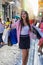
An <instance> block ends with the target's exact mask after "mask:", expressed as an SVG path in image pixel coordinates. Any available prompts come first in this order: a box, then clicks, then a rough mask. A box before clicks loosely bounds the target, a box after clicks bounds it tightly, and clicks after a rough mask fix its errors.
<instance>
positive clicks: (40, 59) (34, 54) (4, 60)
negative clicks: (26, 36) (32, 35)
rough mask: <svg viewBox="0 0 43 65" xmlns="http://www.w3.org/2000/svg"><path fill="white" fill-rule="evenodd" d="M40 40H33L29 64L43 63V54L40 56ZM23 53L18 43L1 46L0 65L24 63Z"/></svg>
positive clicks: (19, 64)
mask: <svg viewBox="0 0 43 65" xmlns="http://www.w3.org/2000/svg"><path fill="white" fill-rule="evenodd" d="M37 43H38V40H37V39H36V40H31V45H30V52H29V60H28V64H27V65H43V56H38V51H37V50H38V47H37ZM21 56H22V54H21V50H20V49H19V48H18V45H13V46H7V45H5V46H3V47H2V48H0V65H22V57H21Z"/></svg>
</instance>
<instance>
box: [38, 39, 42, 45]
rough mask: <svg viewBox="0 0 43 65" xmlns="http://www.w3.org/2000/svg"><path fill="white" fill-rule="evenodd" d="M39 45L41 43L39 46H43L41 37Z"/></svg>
mask: <svg viewBox="0 0 43 65" xmlns="http://www.w3.org/2000/svg"><path fill="white" fill-rule="evenodd" d="M38 45H39V46H42V45H43V38H41V39H40V40H39V43H38Z"/></svg>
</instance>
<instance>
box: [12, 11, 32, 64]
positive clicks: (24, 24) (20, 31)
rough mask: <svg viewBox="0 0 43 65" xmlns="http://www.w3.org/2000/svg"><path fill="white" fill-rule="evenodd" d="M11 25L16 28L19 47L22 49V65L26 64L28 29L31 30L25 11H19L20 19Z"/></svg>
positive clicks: (28, 42) (28, 40)
mask: <svg viewBox="0 0 43 65" xmlns="http://www.w3.org/2000/svg"><path fill="white" fill-rule="evenodd" d="M12 27H16V29H17V38H18V43H19V48H20V49H21V50H22V65H27V61H28V55H29V49H30V35H29V31H30V30H31V27H30V24H29V17H28V13H27V11H22V12H21V19H20V20H19V21H17V22H16V23H15V24H13V25H12Z"/></svg>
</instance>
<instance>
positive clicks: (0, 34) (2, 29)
mask: <svg viewBox="0 0 43 65" xmlns="http://www.w3.org/2000/svg"><path fill="white" fill-rule="evenodd" d="M3 31H4V25H3V24H2V20H1V18H0V45H1V46H3V45H4V43H3V40H2V35H3Z"/></svg>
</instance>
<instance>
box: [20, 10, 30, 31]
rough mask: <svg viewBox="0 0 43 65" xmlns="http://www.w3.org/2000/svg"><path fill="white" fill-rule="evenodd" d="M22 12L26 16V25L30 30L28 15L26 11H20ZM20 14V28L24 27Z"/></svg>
mask: <svg viewBox="0 0 43 65" xmlns="http://www.w3.org/2000/svg"><path fill="white" fill-rule="evenodd" d="M22 12H25V14H26V23H27V25H28V26H29V28H30V30H31V27H30V23H29V16H28V13H27V11H22ZM22 12H21V20H20V24H21V28H22V27H23V26H24V23H23V19H22Z"/></svg>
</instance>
